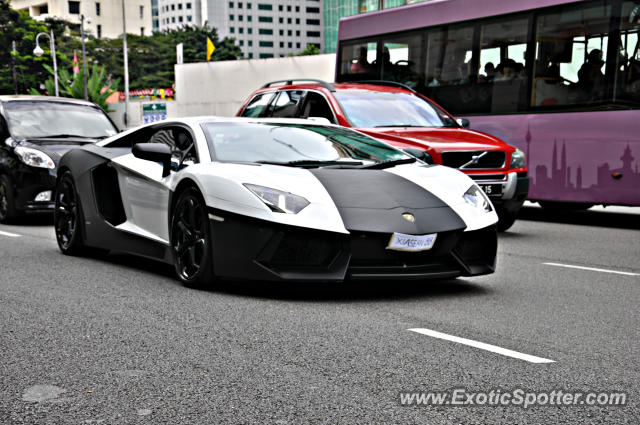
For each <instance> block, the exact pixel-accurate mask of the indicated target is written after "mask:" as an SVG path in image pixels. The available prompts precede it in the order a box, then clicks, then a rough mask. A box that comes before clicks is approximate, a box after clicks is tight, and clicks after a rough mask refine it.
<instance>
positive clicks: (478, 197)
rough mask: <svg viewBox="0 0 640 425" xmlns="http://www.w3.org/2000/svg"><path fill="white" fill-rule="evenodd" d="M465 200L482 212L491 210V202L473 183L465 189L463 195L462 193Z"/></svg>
mask: <svg viewBox="0 0 640 425" xmlns="http://www.w3.org/2000/svg"><path fill="white" fill-rule="evenodd" d="M462 197H463V198H464V200H465V202H466V203H467V204H469V205H471V206H473V207H474V208H477V209H478V210H479V211H483V212H491V210H492V207H491V202H489V198H487V195H485V193H484V192H483V191H482V189H480V188H479V187H478V186H476V185H475V184H474V185H473V186H471V187H470V188H469V190H467V191H466V192H465V193H464V195H462Z"/></svg>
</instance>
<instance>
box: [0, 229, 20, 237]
mask: <svg viewBox="0 0 640 425" xmlns="http://www.w3.org/2000/svg"><path fill="white" fill-rule="evenodd" d="M0 235H3V236H9V237H10V238H19V237H20V236H22V235H18V234H16V233H9V232H3V231H2V230H0Z"/></svg>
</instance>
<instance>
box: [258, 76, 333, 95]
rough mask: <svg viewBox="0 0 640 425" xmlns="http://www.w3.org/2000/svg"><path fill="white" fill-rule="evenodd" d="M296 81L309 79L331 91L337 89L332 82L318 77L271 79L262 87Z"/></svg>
mask: <svg viewBox="0 0 640 425" xmlns="http://www.w3.org/2000/svg"><path fill="white" fill-rule="evenodd" d="M294 81H297V82H302V81H308V82H313V83H318V84H320V85H321V86H322V87H324V88H325V89H327V90H329V91H331V92H334V91H336V89H335V88H334V87H333V86H332V85H331V84H330V83H327V82H326V81H324V80H318V79H316V78H291V79H288V80H277V81H271V82H270V83H267V84H265V85H264V86H262V87H261V88H263V89H266V88H267V87H271V86H272V85H274V84H278V83H284V84H285V85H291V84H293V82H294Z"/></svg>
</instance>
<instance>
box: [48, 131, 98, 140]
mask: <svg viewBox="0 0 640 425" xmlns="http://www.w3.org/2000/svg"><path fill="white" fill-rule="evenodd" d="M106 137H107V136H81V135H79V134H64V133H62V134H49V135H46V136H38V138H40V139H73V138H77V139H92V140H100V139H104V138H106Z"/></svg>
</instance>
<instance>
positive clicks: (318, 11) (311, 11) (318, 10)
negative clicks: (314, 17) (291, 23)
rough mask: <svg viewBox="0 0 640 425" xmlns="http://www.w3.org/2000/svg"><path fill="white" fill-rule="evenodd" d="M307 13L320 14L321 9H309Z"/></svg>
mask: <svg viewBox="0 0 640 425" xmlns="http://www.w3.org/2000/svg"><path fill="white" fill-rule="evenodd" d="M307 13H320V8H319V7H307Z"/></svg>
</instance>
